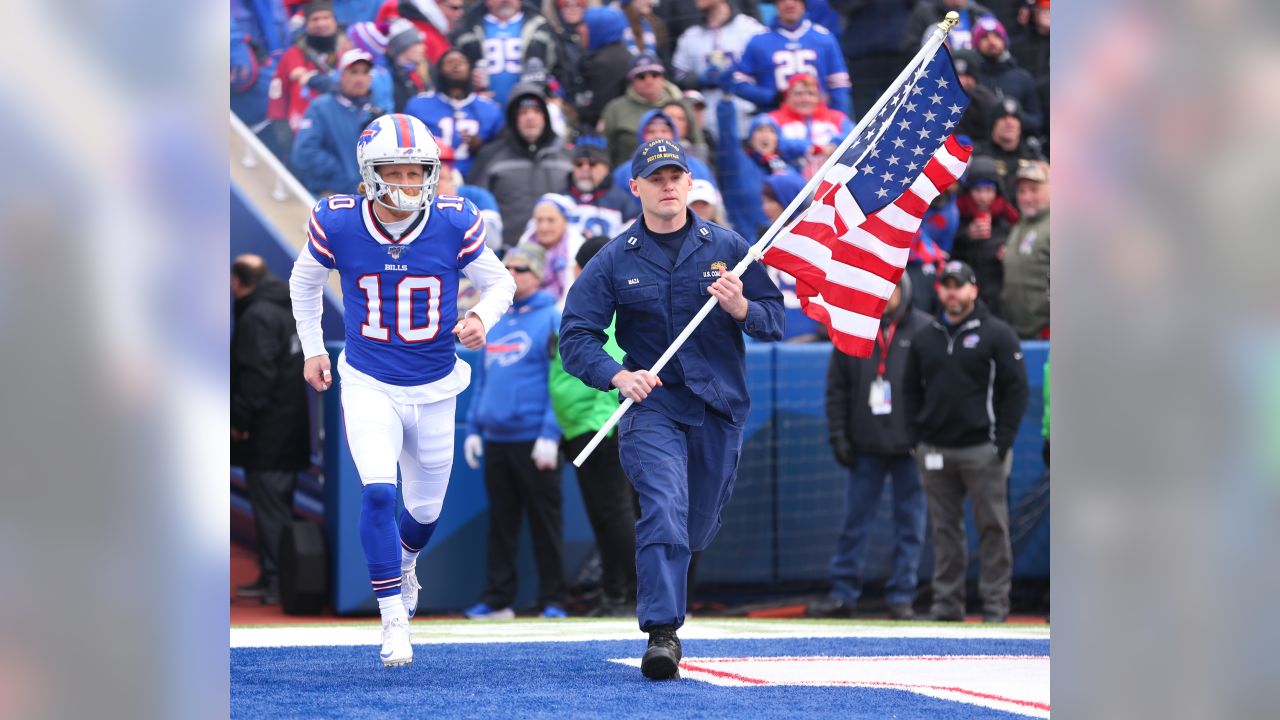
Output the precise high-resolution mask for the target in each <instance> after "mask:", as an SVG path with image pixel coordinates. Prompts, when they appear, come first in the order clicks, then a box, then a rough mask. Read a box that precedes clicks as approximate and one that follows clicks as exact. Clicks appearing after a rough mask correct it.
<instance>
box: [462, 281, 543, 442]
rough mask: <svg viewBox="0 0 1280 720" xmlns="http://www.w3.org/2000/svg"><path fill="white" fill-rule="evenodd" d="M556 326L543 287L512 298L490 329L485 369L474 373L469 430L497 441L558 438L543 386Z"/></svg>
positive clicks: (485, 352)
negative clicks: (524, 295) (529, 293)
mask: <svg viewBox="0 0 1280 720" xmlns="http://www.w3.org/2000/svg"><path fill="white" fill-rule="evenodd" d="M559 327H560V311H559V310H557V309H556V299H555V298H553V297H551V296H550V295H548V294H547V293H545V292H542V291H538V292H536V293H534V294H533V295H530V296H529V297H527V298H525V299H523V300H516V301H515V302H513V303H512V304H511V308H510V309H509V310H507V313H506V314H505V315H503V316H502V319H501V320H499V321H498V324H497V325H495V326H494V327H493V329H491V330H490V331H489V333H488V344H486V345H485V348H484V354H483V357H484V362H483V370H482V371H481V372H479V373H475V374H474V375H473V379H472V383H473V384H474V385H475V386H476V388H475V394H474V395H473V396H472V399H471V409H470V411H469V412H468V413H467V434H469V435H479V436H480V437H482V438H484V439H485V440H486V441H489V440H492V441H497V442H528V441H530V440H536V439H538V438H549V439H554V440H558V439H559V438H560V426H559V424H557V423H556V414H555V410H554V409H553V408H552V406H551V394H550V393H549V392H548V389H547V377H548V375H549V373H550V372H551V359H552V357H553V356H554V354H555V353H554V351H553V349H552V348H553V345H552V343H553V339H554V336H555V334H556V332H558V329H559ZM475 378H479V379H478V380H476V379H475Z"/></svg>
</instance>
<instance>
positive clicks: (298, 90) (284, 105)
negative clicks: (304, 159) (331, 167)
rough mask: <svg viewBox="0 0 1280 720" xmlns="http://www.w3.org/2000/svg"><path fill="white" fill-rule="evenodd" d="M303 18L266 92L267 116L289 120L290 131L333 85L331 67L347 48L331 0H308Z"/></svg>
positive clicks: (294, 130)
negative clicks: (316, 99) (296, 35)
mask: <svg viewBox="0 0 1280 720" xmlns="http://www.w3.org/2000/svg"><path fill="white" fill-rule="evenodd" d="M303 17H304V20H303V23H304V24H303V32H302V33H301V34H300V35H299V37H298V41H297V42H296V43H294V45H293V47H291V48H289V49H288V50H286V51H285V52H284V54H283V55H281V56H280V62H279V63H277V64H276V72H275V77H273V78H272V80H271V87H270V89H269V90H268V92H267V119H268V120H272V121H279V122H280V123H281V124H283V123H288V127H289V129H290V131H292V132H297V130H298V125H299V124H300V123H301V122H302V116H303V115H304V114H305V113H306V112H307V106H308V105H310V104H311V101H312V100H314V99H315V98H317V97H320V96H321V95H323V94H325V93H326V92H329V90H330V89H331V88H332V87H333V85H334V81H335V79H336V78H335V77H334V76H333V74H332V73H333V69H334V68H335V67H336V66H337V64H338V57H339V55H340V54H341V53H342V51H344V50H346V49H347V47H348V41H347V39H346V36H345V35H342V34H341V33H339V32H338V21H337V20H336V19H335V18H334V15H333V3H331V2H327V1H325V0H316V2H312V3H308V4H307V5H306V9H305V10H304V11H303ZM290 140H292V138H290ZM287 146H288V145H287V144H286V147H287Z"/></svg>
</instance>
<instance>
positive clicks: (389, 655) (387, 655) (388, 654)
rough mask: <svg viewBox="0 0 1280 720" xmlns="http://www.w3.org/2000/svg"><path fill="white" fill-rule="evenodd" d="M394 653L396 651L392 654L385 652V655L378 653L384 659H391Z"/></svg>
mask: <svg viewBox="0 0 1280 720" xmlns="http://www.w3.org/2000/svg"><path fill="white" fill-rule="evenodd" d="M394 653H395V650H392V651H391V652H384V653H378V654H379V655H381V656H382V657H384V658H389V657H391V656H392V654H394Z"/></svg>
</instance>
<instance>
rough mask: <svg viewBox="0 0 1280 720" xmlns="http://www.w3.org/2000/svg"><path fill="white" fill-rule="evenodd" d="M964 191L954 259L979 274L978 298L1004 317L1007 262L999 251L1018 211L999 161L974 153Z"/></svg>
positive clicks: (960, 205) (953, 249)
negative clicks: (1002, 300) (1002, 304)
mask: <svg viewBox="0 0 1280 720" xmlns="http://www.w3.org/2000/svg"><path fill="white" fill-rule="evenodd" d="M962 182H963V184H964V192H962V193H961V194H960V196H959V198H957V200H956V209H957V210H959V212H960V228H959V230H958V231H957V232H956V241H955V245H954V247H953V248H952V251H951V257H952V259H954V260H963V261H964V262H966V263H968V264H969V267H971V268H973V271H974V273H975V274H976V275H977V277H978V297H979V298H981V299H982V301H983V302H985V303H986V304H987V307H989V308H991V312H993V313H995V314H996V315H1000V316H1001V317H1003V314H1002V313H1001V310H1000V293H1001V291H1002V290H1003V288H1004V265H1003V264H1002V263H1001V262H1000V254H1001V252H1002V251H1003V249H1004V243H1005V240H1007V239H1008V238H1009V230H1010V229H1011V228H1012V227H1013V225H1014V223H1016V222H1018V210H1017V208H1015V207H1014V206H1013V203H1011V202H1009V201H1008V200H1007V199H1006V198H1005V194H1004V182H1003V181H1002V178H1001V177H1000V172H999V169H998V168H997V167H996V162H995V161H994V160H992V159H991V158H989V157H987V156H985V155H975V156H974V157H973V160H972V161H970V163H969V168H968V170H967V171H966V172H965V175H964V178H963V180H962Z"/></svg>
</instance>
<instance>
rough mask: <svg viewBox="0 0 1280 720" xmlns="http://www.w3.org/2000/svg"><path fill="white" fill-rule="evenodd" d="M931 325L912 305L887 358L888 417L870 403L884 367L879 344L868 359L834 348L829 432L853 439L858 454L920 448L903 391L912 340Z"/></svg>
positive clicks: (829, 375) (829, 376) (829, 383)
mask: <svg viewBox="0 0 1280 720" xmlns="http://www.w3.org/2000/svg"><path fill="white" fill-rule="evenodd" d="M929 323H930V319H929V316H928V315H926V314H925V313H922V312H920V311H919V310H915V309H912V308H908V310H907V312H906V313H904V314H903V316H902V319H901V320H899V321H898V325H897V329H896V330H895V331H894V333H893V342H892V343H891V345H890V349H889V354H888V357H887V359H886V360H885V370H884V375H885V379H886V380H887V381H888V382H889V395H890V404H889V406H890V411H889V413H888V414H887V415H875V414H873V413H872V412H871V404H870V402H869V400H870V397H871V383H872V382H873V381H874V380H875V379H876V372H877V370H878V369H879V365H880V347H879V344H878V343H877V345H876V348H875V350H873V351H872V353H871V357H867V358H859V357H853V356H852V355H846V354H845V353H842V352H840V350H838V349H835V348H833V349H832V350H831V363H830V364H829V365H828V367H827V432H828V433H829V434H830V436H831V437H839V436H843V437H845V438H847V439H848V441H849V445H850V447H852V448H853V451H854V452H855V453H879V454H885V455H902V454H906V453H907V452H909V451H910V450H911V449H912V448H913V447H915V445H916V438H915V436H914V435H913V428H912V425H913V423H912V421H911V417H910V416H909V415H908V409H907V407H906V406H905V404H904V401H903V399H902V398H901V397H900V396H899V393H901V388H902V383H903V380H904V379H905V377H906V371H907V359H908V357H909V356H910V355H911V344H912V338H913V337H914V336H915V335H916V333H918V332H920V331H922V330H924V329H927V328H928V327H929ZM833 444H834V443H833Z"/></svg>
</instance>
